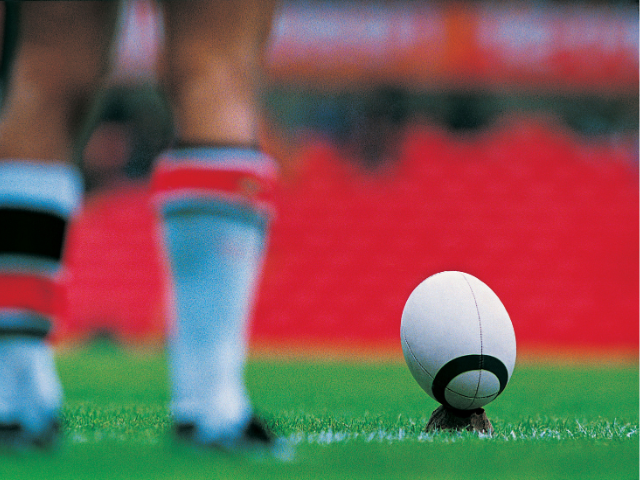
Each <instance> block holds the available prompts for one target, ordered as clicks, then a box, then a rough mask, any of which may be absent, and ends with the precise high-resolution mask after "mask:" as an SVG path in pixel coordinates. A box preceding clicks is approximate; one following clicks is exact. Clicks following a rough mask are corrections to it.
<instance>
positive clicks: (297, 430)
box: [0, 345, 639, 480]
mask: <svg viewBox="0 0 640 480" xmlns="http://www.w3.org/2000/svg"><path fill="white" fill-rule="evenodd" d="M58 365H59V371H60V375H61V377H62V380H63V383H64V385H65V390H66V402H65V406H64V412H63V435H62V441H61V443H60V445H59V447H58V448H57V449H56V450H55V451H53V452H20V453H13V452H11V453H9V452H3V453H2V455H1V457H0V478H3V479H4V478H11V479H15V480H21V479H33V478H47V479H58V478H59V479H80V478H83V479H84V478H86V479H91V480H99V479H128V480H135V479H205V478H206V479H211V478H230V479H244V478H260V479H271V478H278V479H284V480H287V479H301V478H305V479H306V478H322V479H359V478H362V479H394V478H397V479H413V478H416V479H417V478H429V479H474V480H480V479H497V478H499V479H531V478H536V479H563V480H567V479H580V480H585V479H594V480H595V479H599V480H601V479H634V478H638V446H639V445H638V443H639V442H638V437H639V433H638V368H637V366H636V365H617V366H613V365H608V366H606V365H605V366H595V365H591V366H575V365H574V366H558V365H538V366H536V365H533V364H526V365H519V366H518V367H517V369H516V372H515V374H514V376H513V378H512V380H511V383H510V384H509V386H508V387H507V389H506V390H505V392H504V393H503V394H502V396H501V397H500V398H498V399H497V400H496V401H495V402H494V403H492V404H491V405H490V406H489V407H488V408H487V412H488V414H489V416H490V419H491V420H492V422H493V424H494V427H495V429H496V434H495V435H493V436H492V437H481V436H478V435H475V434H470V433H469V434H467V433H465V434H451V433H444V432H440V433H436V434H429V435H427V434H425V433H423V432H422V429H423V427H424V425H425V424H426V422H427V420H428V417H429V414H430V413H431V411H432V410H433V409H434V408H436V406H437V405H436V403H435V402H434V401H432V400H431V399H430V398H428V397H427V396H426V394H424V393H423V392H422V391H421V390H420V389H419V388H418V387H417V384H416V383H415V382H414V380H413V379H412V378H411V376H410V374H409V372H408V370H407V368H406V366H405V365H404V364H402V363H394V362H381V363H376V362H369V363H355V362H322V361H315V362H312V361H308V360H305V361H297V362H294V361H291V360H289V361H277V360H264V359H263V360H252V361H251V362H250V364H249V366H248V369H247V382H248V384H249V388H250V390H251V392H252V396H253V398H254V401H255V404H256V407H257V409H258V410H259V411H260V412H261V413H262V414H263V415H264V416H265V418H266V419H267V421H268V423H269V424H270V425H271V427H272V428H273V429H274V430H275V431H276V432H277V433H278V434H280V435H281V436H283V437H285V438H287V439H288V440H289V442H290V443H291V444H293V445H294V446H295V456H294V458H293V459H292V460H290V461H288V462H281V461H276V460H261V461H258V460H255V459H246V458H236V457H230V456H227V455H224V454H220V453H217V452H209V451H201V450H193V449H191V448H187V447H185V446H183V445H180V444H177V443H175V442H174V441H173V439H172V436H171V421H170V417H169V409H168V405H167V403H168V399H169V390H168V386H167V379H166V378H167V369H166V361H165V358H164V356H163V355H162V354H161V353H151V354H145V355H141V354H139V353H131V352H126V351H124V350H121V349H117V348H114V347H113V346H109V345H98V346H93V347H91V348H88V349H84V350H80V351H76V352H73V353H65V354H63V355H60V356H59V360H58Z"/></svg>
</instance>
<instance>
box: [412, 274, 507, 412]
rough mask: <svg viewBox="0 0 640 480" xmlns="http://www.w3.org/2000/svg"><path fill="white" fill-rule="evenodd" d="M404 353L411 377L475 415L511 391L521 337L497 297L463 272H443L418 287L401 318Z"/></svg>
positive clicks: (432, 393) (452, 405)
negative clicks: (518, 340)
mask: <svg viewBox="0 0 640 480" xmlns="http://www.w3.org/2000/svg"><path fill="white" fill-rule="evenodd" d="M400 336H401V340H402V351H403V353H404V358H405V360H406V362H407V365H408V366H409V370H410V371H411V374H412V375H413V377H414V378H415V379H416V381H417V382H418V384H419V385H420V386H421V387H422V389H423V390H424V391H425V392H427V394H429V395H430V396H431V397H432V398H433V399H435V400H436V401H438V402H440V403H441V404H442V405H444V406H445V407H448V408H449V409H452V410H464V411H468V410H475V409H478V408H480V407H483V406H484V405H486V404H488V403H489V402H491V401H493V400H494V399H495V398H496V397H497V396H498V395H500V393H502V391H503V390H504V389H505V387H506V386H507V383H508V382H509V379H510V378H511V374H512V373H513V369H514V367H515V363H516V337H515V333H514V330H513V325H512V323H511V319H510V318H509V315H508V313H507V310H506V309H505V307H504V305H503V304H502V302H501V301H500V299H499V298H498V296H497V295H496V294H495V293H494V292H493V291H492V290H491V289H490V288H489V287H488V286H487V285H486V284H484V283H483V282H482V281H480V280H478V279H477V278H476V277H474V276H472V275H469V274H468V273H463V272H453V271H448V272H441V273H438V274H436V275H433V276H431V277H429V278H427V279H426V280H425V281H423V282H422V283H421V284H420V285H418V286H417V287H416V288H415V290H414V291H413V292H412V293H411V295H410V296H409V298H408V300H407V302H406V304H405V307H404V310H403V312H402V323H401V327H400Z"/></svg>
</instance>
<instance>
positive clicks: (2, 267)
mask: <svg viewBox="0 0 640 480" xmlns="http://www.w3.org/2000/svg"><path fill="white" fill-rule="evenodd" d="M81 198H82V180H81V176H80V174H79V173H78V172H77V171H76V169H75V168H74V167H71V166H68V165H65V164H58V163H50V162H49V163H44V162H43V163H38V162H24V161H4V162H0V232H1V233H0V365H1V367H0V384H2V389H0V390H1V391H0V425H1V426H3V427H5V428H10V429H11V428H13V429H14V430H15V429H18V430H19V431H21V432H23V433H25V434H26V435H27V436H29V437H30V438H31V439H32V440H34V441H36V440H38V437H41V436H42V435H45V434H46V432H48V431H50V427H51V425H52V422H53V421H54V417H55V415H56V413H57V409H58V408H59V405H60V402H61V389H60V385H59V382H58V380H57V375H56V373H55V369H54V365H53V357H52V354H51V351H50V349H49V346H48V345H47V343H46V341H45V340H46V336H47V334H48V332H49V330H50V327H51V324H52V321H53V320H54V318H55V317H56V315H57V314H58V313H59V310H60V306H61V303H62V300H63V298H62V297H63V294H62V289H61V286H60V278H61V272H62V265H61V259H62V250H63V245H64V237H65V232H66V229H67V228H66V227H67V223H68V221H69V218H70V217H71V216H72V214H73V213H74V211H75V209H76V208H77V207H78V205H79V204H80V201H81ZM15 431H17V430H15ZM40 439H41V438H40Z"/></svg>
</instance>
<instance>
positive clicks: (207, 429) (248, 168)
mask: <svg viewBox="0 0 640 480" xmlns="http://www.w3.org/2000/svg"><path fill="white" fill-rule="evenodd" d="M274 183H275V168H274V164H273V162H272V160H271V159H270V158H269V157H267V156H266V155H264V154H262V153H260V152H257V151H255V150H251V149H242V148H189V149H180V150H173V151H170V152H167V153H166V154H164V155H163V156H162V157H161V158H160V159H159V161H158V163H157V165H156V171H155V173H154V179H153V188H154V196H155V200H156V202H157V204H158V207H159V209H160V212H161V224H162V232H163V236H164V241H165V248H166V253H167V256H168V260H169V264H170V271H171V275H172V280H173V285H172V287H173V289H174V309H175V317H176V318H175V324H174V325H173V328H172V333H171V335H170V338H169V352H170V366H171V378H172V385H173V392H172V393H173V403H172V410H173V415H174V417H175V421H176V422H177V424H178V425H180V426H187V427H193V428H194V430H195V433H194V435H195V438H196V439H197V440H199V441H201V442H204V443H208V442H217V441H223V440H224V439H232V438H233V437H234V436H236V435H239V434H240V433H241V432H242V430H243V429H244V427H245V426H246V425H247V423H248V422H249V420H250V417H251V405H250V402H249V399H248V396H247V393H246V391H245V387H244V379H243V370H244V362H245V357H246V330H247V328H246V327H247V325H246V324H247V318H248V316H249V314H250V309H251V306H252V299H253V294H254V290H255V287H256V283H257V280H258V277H259V274H260V271H261V266H262V259H263V254H264V250H265V240H266V236H267V228H268V221H269V217H270V215H271V206H272V203H271V198H270V197H271V195H272V192H273V186H274Z"/></svg>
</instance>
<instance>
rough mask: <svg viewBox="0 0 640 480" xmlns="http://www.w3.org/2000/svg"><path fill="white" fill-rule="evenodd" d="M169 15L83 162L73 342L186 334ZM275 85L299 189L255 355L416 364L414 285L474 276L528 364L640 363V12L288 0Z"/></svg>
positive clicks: (283, 145)
mask: <svg viewBox="0 0 640 480" xmlns="http://www.w3.org/2000/svg"><path fill="white" fill-rule="evenodd" d="M159 15H160V12H159V11H158V9H157V6H156V5H155V4H154V3H151V2H149V1H147V0H129V2H128V3H127V4H126V7H125V9H124V10H123V15H122V22H121V31H120V36H119V39H118V43H117V45H116V49H115V54H114V67H115V69H114V74H113V77H112V79H111V81H110V84H109V87H108V88H107V89H105V91H104V92H103V98H102V99H101V102H100V104H99V106H98V107H96V109H95V111H94V113H93V115H92V121H91V124H90V126H89V128H88V129H87V132H86V135H85V140H84V142H83V143H82V145H81V146H80V148H79V149H78V153H77V155H78V158H79V160H81V161H82V162H83V165H84V167H85V170H86V172H87V182H88V187H89V197H88V199H87V203H86V206H85V208H84V210H83V211H82V212H81V214H80V216H79V218H78V219H77V222H76V224H75V225H74V226H73V228H72V231H71V233H70V237H69V244H68V246H69V248H68V252H67V260H68V264H69V268H68V272H67V283H68V286H69V287H70V288H69V298H68V304H67V308H66V311H65V312H64V314H63V315H62V320H61V322H60V323H59V325H58V327H57V330H56V338H57V340H58V341H60V342H77V341H82V340H86V339H88V338H92V337H94V336H104V335H106V336H109V337H113V338H116V339H118V340H121V341H123V342H124V343H128V344H158V343H161V342H162V340H163V338H164V335H165V333H166V330H167V327H166V326H167V322H168V321H169V320H170V319H169V318H168V317H169V315H168V308H167V295H166V291H167V288H168V286H167V284H166V276H165V274H164V266H163V264H162V261H161V256H160V253H159V251H160V248H159V245H158V243H157V240H156V237H155V221H154V216H153V211H152V208H151V205H150V204H149V197H148V190H147V183H146V176H145V175H146V173H147V172H148V170H149V167H150V165H151V162H152V160H153V158H154V157H155V155H156V154H157V153H158V152H159V151H160V150H162V149H163V148H165V147H166V146H167V145H168V143H169V141H170V138H171V134H172V125H171V121H170V116H169V112H168V109H167V106H166V105H165V104H164V102H163V98H162V96H161V95H160V94H159V93H158V92H157V90H156V88H155V77H154V75H155V63H156V58H157V51H158V48H159V45H160V44H161V41H162V29H161V27H160V21H159ZM267 73H268V75H267V84H266V88H265V92H264V98H265V105H266V111H265V122H264V125H263V128H262V136H263V140H264V145H265V146H266V148H267V150H268V151H269V152H270V153H271V154H272V155H274V156H275V157H277V158H278V159H279V160H280V161H281V164H282V184H281V186H280V189H279V192H278V197H277V202H278V216H277V218H276V219H275V222H274V224H273V229H272V236H271V249H270V253H269V257H268V259H267V262H266V265H265V272H264V276H263V279H262V285H261V288H260V291H259V295H258V299H257V303H256V308H255V310H254V314H253V324H252V334H251V341H252V346H253V348H254V349H255V350H257V351H260V350H270V349H272V350H275V351H278V350H281V351H284V350H289V351H291V350H293V351H296V350H297V351H309V350H315V351H320V350H323V351H325V352H326V351H334V352H354V351H370V352H378V353H380V354H381V353H385V354H386V353H388V354H391V355H397V356H400V355H401V349H400V342H399V327H400V317H401V313H402V309H403V306H404V302H405V301H406V299H407V297H408V296H409V294H410V293H411V291H412V290H413V288H415V286H416V285H417V284H418V283H420V282H421V281H422V280H423V279H424V278H426V277H428V276H429V275H432V274H434V273H437V272H439V271H443V270H461V271H465V272H468V273H470V274H472V275H475V276H477V277H478V278H480V279H481V280H483V281H484V282H485V283H487V284H488V285H489V286H490V287H491V288H492V289H493V290H494V291H495V292H496V293H497V294H498V296H499V297H500V298H501V299H502V301H503V303H504V304H505V306H506V308H507V310H508V312H509V313H510V316H511V318H512V321H513V323H514V327H515V330H516V337H517V340H518V347H519V352H520V353H522V354H523V355H524V356H527V355H530V356H534V355H540V354H543V355H564V356H566V357H571V356H577V357H579V358H586V357H594V356H602V355H604V356H609V357H625V358H637V353H638V291H639V285H638V264H639V259H638V231H639V225H638V92H639V87H638V2H625V1H609V2H607V1H592V2H586V1H585V2H561V1H550V0H549V1H519V2H500V1H471V0H466V1H440V2H423V1H414V0H397V1H386V2H382V1H367V0H351V1H337V0H336V1H315V0H313V1H312V0H308V1H295V2H294V1H288V2H284V3H283V4H282V8H281V10H280V12H279V15H278V18H277V20H276V23H275V25H274V36H273V39H272V43H271V45H270V46H269V52H268V56H267Z"/></svg>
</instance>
